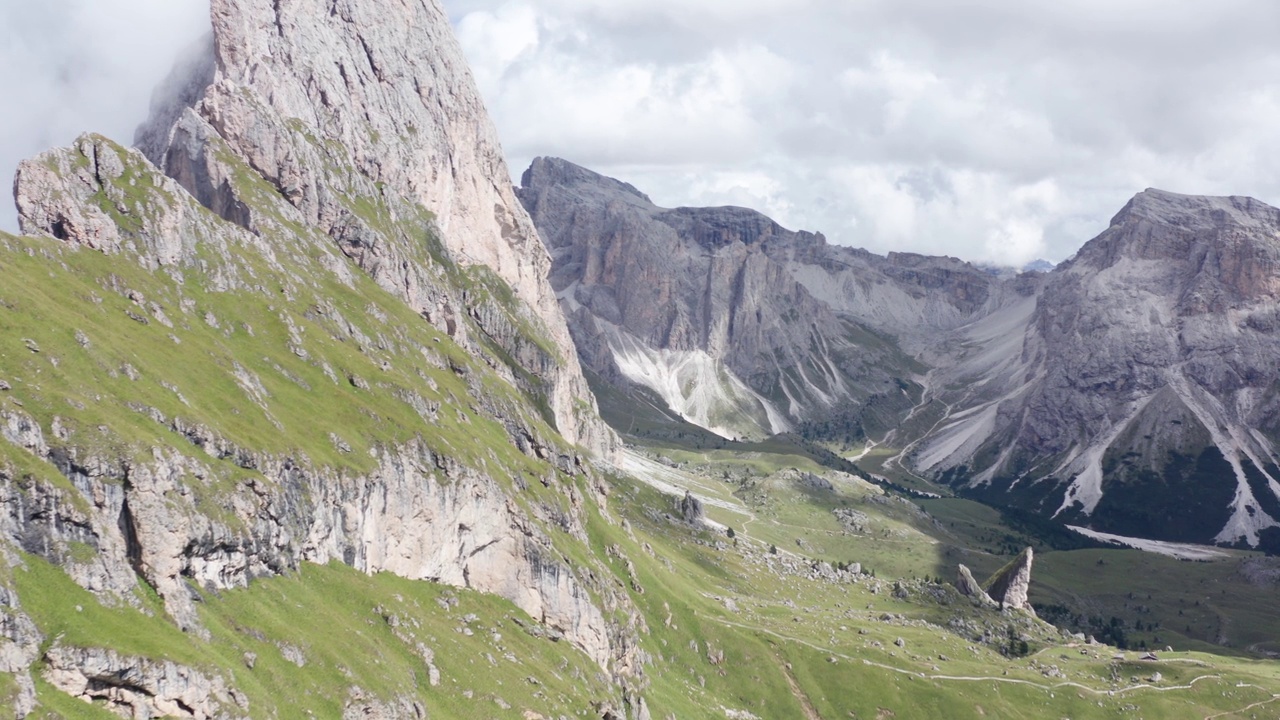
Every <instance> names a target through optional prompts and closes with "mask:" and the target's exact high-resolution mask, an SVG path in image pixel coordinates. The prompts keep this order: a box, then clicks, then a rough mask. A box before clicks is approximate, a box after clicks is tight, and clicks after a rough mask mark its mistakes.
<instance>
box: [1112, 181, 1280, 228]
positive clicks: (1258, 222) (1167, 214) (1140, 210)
mask: <svg viewBox="0 0 1280 720" xmlns="http://www.w3.org/2000/svg"><path fill="white" fill-rule="evenodd" d="M1137 220H1148V221H1151V222H1155V223H1161V224H1168V225H1172V226H1175V227H1182V228H1186V229H1188V230H1199V229H1208V228H1221V227H1225V226H1230V225H1239V226H1242V227H1249V228H1266V227H1275V226H1276V225H1277V224H1278V223H1280V211H1277V210H1276V209H1275V208H1273V207H1271V206H1269V205H1267V204H1265V203H1262V202H1260V201H1258V200H1255V199H1253V198H1250V197H1242V196H1236V195H1231V196H1222V197H1215V196H1208V195H1183V194H1180V193H1174V192H1169V191H1167V190H1158V189H1156V188H1147V189H1146V190H1144V191H1142V192H1140V193H1138V194H1137V195H1135V196H1133V198H1132V199H1131V200H1129V202H1128V203H1127V204H1126V205H1125V206H1124V207H1123V208H1122V209H1121V210H1120V212H1118V213H1116V216H1115V217H1114V218H1112V220H1111V224H1112V225H1113V226H1115V225H1119V224H1122V223H1125V222H1133V221H1137Z"/></svg>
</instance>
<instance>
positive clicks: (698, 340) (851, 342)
mask: <svg viewBox="0 0 1280 720" xmlns="http://www.w3.org/2000/svg"><path fill="white" fill-rule="evenodd" d="M522 185H523V187H522V188H521V189H520V191H519V194H520V198H521V200H522V201H523V202H524V203H525V205H526V207H527V208H528V209H529V211H530V213H531V214H532V215H533V217H534V220H535V222H536V223H537V224H538V226H539V229H540V230H541V232H542V234H543V237H544V238H545V239H546V241H547V243H548V245H549V246H550V247H551V248H552V254H553V257H554V259H555V263H554V267H553V270H552V284H553V286H554V287H555V288H556V290H557V291H558V292H559V293H560V296H561V298H562V302H564V303H565V306H566V309H567V312H568V314H569V317H570V325H571V328H572V329H573V332H574V336H575V339H576V340H577V342H578V346H579V349H580V351H581V352H582V353H583V357H584V358H585V361H586V363H587V365H588V366H590V367H591V368H592V369H593V370H595V371H596V372H598V373H600V374H602V375H604V376H605V377H607V378H612V379H615V380H623V379H625V380H628V381H631V382H636V383H639V384H642V385H645V386H647V387H649V388H651V389H653V390H654V391H656V392H657V393H658V394H659V395H661V396H662V397H663V399H664V400H666V401H667V403H668V404H669V405H671V406H672V408H673V409H675V410H676V411H678V412H680V413H681V414H682V415H684V416H685V417H686V418H687V419H690V420H692V421H693V422H695V423H697V424H699V425H702V426H704V427H707V428H709V429H713V430H715V431H717V432H720V433H721V434H726V435H738V434H746V435H759V434H761V433H768V432H779V431H783V430H788V429H793V428H795V427H797V426H799V425H801V424H802V423H806V422H808V423H813V422H820V421H829V420H831V419H832V418H833V417H837V418H839V419H841V420H844V421H847V423H851V424H859V423H860V422H861V420H859V419H857V418H851V417H846V416H848V415H850V414H851V413H852V414H861V413H862V412H863V410H864V408H866V407H867V406H868V405H876V406H877V409H876V410H875V411H874V412H878V413H880V414H881V415H883V417H881V418H880V419H879V421H880V422H881V423H882V424H893V419H896V418H900V417H901V414H904V413H905V411H906V409H907V408H909V407H910V405H911V402H912V400H911V399H910V395H911V391H910V387H911V385H912V383H913V377H914V375H915V373H916V371H917V370H918V369H919V368H916V366H914V365H913V364H912V362H911V361H910V359H909V358H908V357H907V356H906V355H904V354H903V353H902V352H901V351H900V350H899V348H898V347H897V346H896V345H895V344H894V342H893V341H892V339H887V338H885V337H882V336H883V335H886V334H891V335H892V336H893V337H896V336H898V335H909V336H911V337H916V336H918V335H920V334H921V333H922V332H923V331H924V330H927V326H933V327H937V326H948V327H949V326H951V325H955V324H959V323H960V322H962V320H963V319H964V318H967V317H969V316H970V315H973V314H974V313H976V312H977V311H978V310H979V309H981V308H984V307H986V306H987V304H988V303H989V301H991V295H992V291H991V286H993V285H995V284H996V281H995V279H994V278H992V277H990V276H988V275H986V274H985V273H982V272H981V271H979V270H977V269H976V268H973V267H971V266H968V265H966V264H964V263H960V262H959V261H935V260H934V259H925V258H918V257H915V256H895V257H891V258H889V259H885V258H875V257H874V256H871V255H870V254H869V253H863V252H860V251H846V250H845V249H841V248H832V247H830V246H828V245H827V244H826V242H825V240H823V238H822V237H821V236H819V235H814V234H812V233H806V232H798V233H797V232H792V231H789V230H786V229H784V228H782V227H781V226H779V225H778V224H777V223H775V222H773V221H771V220H769V219H768V218H766V217H765V216H763V215H761V214H759V213H756V212H754V211H751V210H746V209H744V208H678V209H674V210H667V209H663V208H659V207H657V206H655V205H654V204H653V203H652V202H650V201H649V198H648V197H647V196H645V195H644V194H643V193H641V192H639V191H638V190H636V189H635V188H634V187H631V186H630V185H626V184H625V183H621V182H619V181H616V180H612V179H609V178H605V177H602V176H600V175H598V174H596V173H593V172H591V171H589V170H586V169H584V168H581V167H578V166H576V165H573V164H572V163H568V162H566V161H563V160H557V159H550V158H540V159H538V160H536V161H534V163H533V166H532V167H531V168H529V170H528V171H527V172H526V173H525V174H524V178H523V181H522ZM939 289H941V292H939ZM942 308H946V310H945V311H944V310H943V309H942ZM899 315H900V316H901V317H899ZM935 316H936V317H935ZM908 317H910V318H914V320H915V321H916V323H915V324H912V323H910V322H906V320H905V319H906V318H908ZM926 319H928V320H927V321H926ZM917 326H920V327H917ZM873 398H874V400H873Z"/></svg>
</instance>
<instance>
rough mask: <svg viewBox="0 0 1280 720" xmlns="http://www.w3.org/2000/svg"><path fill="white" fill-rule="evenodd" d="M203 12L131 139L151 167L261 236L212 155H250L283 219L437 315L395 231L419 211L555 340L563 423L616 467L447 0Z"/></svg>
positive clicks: (246, 2)
mask: <svg viewBox="0 0 1280 720" xmlns="http://www.w3.org/2000/svg"><path fill="white" fill-rule="evenodd" d="M212 20H213V43H212V48H211V49H210V48H209V47H208V46H207V45H206V46H201V47H199V48H197V49H196V50H195V52H194V53H193V55H192V58H191V59H190V60H189V61H188V62H185V63H183V64H182V65H181V66H180V67H179V68H178V70H177V71H176V73H175V75H174V77H173V78H172V79H171V80H170V81H169V82H168V83H167V84H166V85H165V86H164V87H162V88H161V90H160V91H159V92H158V93H157V96H156V100H155V102H154V103H153V112H154V114H153V118H152V119H151V120H150V121H149V122H148V123H147V124H145V125H144V126H143V127H142V128H140V129H139V131H138V136H137V140H138V142H139V146H140V147H141V148H142V149H143V150H144V151H145V152H146V153H147V155H148V156H149V157H150V158H151V160H152V161H154V162H155V163H156V165H158V166H160V167H161V168H163V169H164V170H165V171H166V172H167V173H168V174H169V175H171V176H172V177H174V178H175V179H177V180H178V181H179V182H180V183H181V184H182V185H183V186H184V187H186V188H187V189H188V190H190V191H191V192H192V194H193V195H195V196H196V197H197V198H198V199H199V200H200V201H201V203H203V204H204V205H205V206H206V207H209V208H210V209H212V210H213V211H214V212H216V213H218V214H219V215H221V216H222V217H224V218H225V219H228V220H231V221H233V222H236V223H238V224H240V225H243V226H245V227H248V228H250V229H253V228H254V227H256V226H257V224H258V223H260V222H264V221H266V220H267V219H266V218H263V217H261V216H255V214H254V212H253V211H252V210H251V209H250V208H252V207H254V205H255V203H254V202H249V201H247V200H248V199H246V198H239V197H235V196H234V193H232V192H231V191H230V187H231V186H230V184H228V183H227V182H226V180H227V178H226V171H225V163H224V162H222V161H221V159H220V158H219V154H220V153H222V152H229V153H232V154H234V155H235V156H237V157H240V158H244V159H245V160H247V161H248V162H249V164H250V165H251V166H252V168H253V169H254V171H256V172H257V173H259V174H260V175H261V176H262V178H263V179H264V180H265V181H266V182H267V183H268V184H269V185H270V186H271V187H273V188H275V190H276V191H277V192H279V194H280V195H281V196H282V197H284V198H285V199H286V200H287V201H288V204H289V205H291V206H292V210H293V211H294V212H293V213H291V214H292V215H295V216H296V217H297V219H299V220H301V221H302V222H304V223H306V224H308V225H311V226H314V227H317V228H319V229H320V230H322V231H323V232H325V233H327V234H328V235H329V236H330V237H332V238H333V240H335V241H336V242H338V243H339V244H340V245H341V246H342V247H343V248H344V251H347V252H348V254H349V255H351V256H353V258H354V259H356V260H357V262H358V264H359V265H360V266H361V267H362V268H363V269H364V270H366V271H367V272H369V273H370V274H371V275H373V276H374V277H375V278H377V279H378V280H379V282H380V283H382V284H383V285H384V287H387V288H388V289H389V290H392V291H394V292H397V293H399V294H401V295H403V296H404V297H405V299H406V301H408V302H409V303H410V304H411V305H413V306H414V307H415V309H418V310H420V311H423V312H431V311H433V310H436V309H437V308H435V307H434V304H433V303H432V302H429V301H430V300H431V298H429V297H425V298H424V297H423V295H424V294H423V293H422V292H421V290H420V288H421V287H422V285H423V284H425V283H426V282H427V277H428V276H429V275H430V273H429V272H426V271H425V269H424V268H423V267H422V266H423V265H424V264H430V262H431V260H430V259H427V258H423V257H422V256H421V250H422V249H421V248H419V247H414V244H415V243H420V240H417V239H415V238H410V237H404V236H402V235H401V234H400V233H398V232H395V231H390V230H389V227H388V226H389V225H390V224H392V223H394V222H396V221H397V220H400V219H408V218H407V217H406V216H412V215H413V214H415V213H416V212H417V211H418V210H420V209H425V210H426V211H427V212H429V213H430V219H429V220H424V221H425V222H432V223H434V225H435V226H436V227H437V228H438V231H439V235H440V238H441V240H442V241H443V243H444V246H445V249H446V250H447V252H448V255H449V258H450V260H451V261H452V262H456V263H458V264H460V265H462V266H468V267H470V266H478V265H483V266H485V267H488V268H490V269H492V270H493V271H494V272H495V273H496V274H497V276H498V277H499V278H501V279H502V280H503V281H504V282H506V283H507V284H508V285H510V287H511V288H512V289H513V290H514V292H515V294H516V296H517V297H518V298H519V299H520V301H522V305H521V310H520V312H521V313H522V314H523V315H525V316H526V317H524V318H523V320H524V321H526V322H528V323H530V324H532V325H533V326H535V327H536V328H537V329H538V331H539V332H540V333H542V334H543V335H545V337H546V338H547V340H548V341H549V342H550V343H551V346H552V347H553V348H554V351H555V355H556V356H557V357H555V358H552V359H551V361H550V362H546V363H544V364H545V366H546V367H545V368H540V370H545V371H546V372H545V375H544V376H543V377H545V378H546V379H547V381H548V385H549V387H548V392H547V395H548V402H549V405H550V406H551V408H552V411H553V413H554V415H555V420H556V423H557V425H558V429H559V430H560V431H561V432H562V433H563V434H564V435H565V437H566V438H568V439H569V440H571V441H573V442H580V443H582V444H583V445H585V446H587V447H589V448H591V449H592V450H594V451H596V452H598V453H599V454H601V455H603V456H605V457H611V455H612V453H613V451H614V442H615V441H614V438H613V435H612V433H611V432H610V431H609V430H608V429H607V427H605V426H604V425H603V423H602V422H601V421H600V420H599V418H598V416H597V415H596V413H595V411H594V407H593V399H592V395H591V393H590V391H589V390H588V389H587V386H586V381H585V380H584V379H583V377H582V374H581V370H580V368H579V367H578V360H577V357H576V354H575V353H574V351H573V343H572V340H571V338H570V336H569V332H568V329H567V327H566V325H565V322H564V318H563V316H562V315H561V313H560V311H559V308H558V305H557V303H556V298H555V295H554V293H553V292H552V291H551V288H550V286H549V285H548V283H547V281H546V278H547V275H548V274H549V269H550V259H549V257H548V255H547V252H546V249H545V247H544V246H543V245H542V243H541V241H540V239H539V238H538V234H537V232H536V230H535V229H534V227H533V224H532V222H531V221H530V219H529V217H528V215H527V214H526V213H525V211H524V209H523V208H522V207H521V206H520V203H519V202H518V201H517V200H516V199H515V195H514V192H513V189H512V188H511V186H510V184H509V183H508V182H507V181H506V178H508V177H509V172H508V170H507V167H506V163H505V161H504V160H503V157H502V152H501V147H500V145H499V143H498V140H497V135H496V132H495V131H494V128H493V125H492V123H491V122H490V120H489V118H488V115H487V113H486V112H485V110H484V106H483V103H482V102H481V99H480V95H479V93H478V91H477V90H476V87H475V82H474V80H473V79H472V77H471V72H470V70H469V68H468V67H467V64H466V61H465V58H464V57H463V55H462V52H461V49H460V47H459V46H458V43H457V40H456V39H455V38H454V36H453V32H452V28H451V26H450V24H449V20H448V17H447V16H446V15H445V13H444V10H443V9H442V8H441V7H440V5H439V3H438V2H436V0H428V1H427V2H415V3H401V2H395V1H394V0H375V1H374V2H364V1H361V2H356V1H355V0H340V1H339V2H337V3H331V2H321V0H302V1H299V2H285V3H282V2H269V0H214V2H213V3H212ZM427 295H430V293H427ZM492 334H493V335H495V336H499V337H500V336H501V335H502V333H501V332H494V333H492ZM507 349H508V351H510V352H511V354H513V355H516V354H517V353H518V352H519V351H520V348H515V347H512V348H507Z"/></svg>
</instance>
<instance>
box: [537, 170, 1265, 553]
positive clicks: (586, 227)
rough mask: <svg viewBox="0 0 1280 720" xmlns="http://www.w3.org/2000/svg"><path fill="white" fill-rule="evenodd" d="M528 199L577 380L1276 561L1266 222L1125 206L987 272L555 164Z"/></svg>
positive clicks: (1044, 507) (728, 423)
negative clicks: (1082, 235) (887, 455)
mask: <svg viewBox="0 0 1280 720" xmlns="http://www.w3.org/2000/svg"><path fill="white" fill-rule="evenodd" d="M522 185H523V187H521V188H520V189H519V190H518V195H519V197H520V199H521V201H522V202H523V203H524V204H525V206H526V208H527V209H528V210H529V212H530V215H531V216H532V217H533V219H534V222H535V224H536V225H537V227H538V229H539V231H540V232H541V234H542V236H543V238H544V241H545V242H546V243H547V245H548V246H549V248H550V249H551V252H552V257H553V267H552V274H551V281H552V285H553V287H554V289H555V290H556V292H557V293H558V295H559V297H560V299H561V303H562V305H563V307H564V309H565V312H566V315H567V317H568V319H569V326H570V330H571V332H572V334H573V336H574V339H575V341H576V343H577V345H578V348H579V352H580V354H581V359H582V361H583V363H584V365H585V366H586V367H587V368H589V369H590V370H591V371H593V372H594V373H596V374H598V375H599V376H600V377H602V378H605V379H607V380H609V381H611V382H613V383H614V384H616V385H619V386H622V387H627V386H630V387H636V386H640V387H643V388H647V389H648V390H649V391H651V392H652V393H654V394H656V395H657V396H658V397H660V398H661V399H662V400H663V401H665V402H666V404H667V405H668V406H669V407H670V409H671V410H672V411H674V412H675V413H676V414H678V415H679V416H681V417H683V418H684V419H685V420H687V421H689V422H691V423H694V424H696V425H699V426H702V427H704V428H707V429H709V430H711V431H713V432H716V433H718V434H720V435H722V436H725V437H731V438H736V437H759V436H764V435H768V434H771V433H778V432H786V431H791V432H797V433H799V434H802V435H805V436H806V437H808V438H809V439H811V440H817V441H829V442H835V443H842V444H845V445H854V444H855V443H858V442H861V441H863V440H870V441H873V442H877V443H879V444H880V445H881V446H882V447H884V448H889V449H893V450H894V451H896V457H895V458H893V460H892V464H896V466H898V467H899V468H900V469H901V470H903V471H906V472H909V473H913V474H917V475H920V476H924V477H928V478H930V479H933V480H936V481H939V482H944V483H948V484H950V485H952V486H954V487H955V488H956V489H957V490H958V491H959V492H962V493H965V494H971V495H974V496H978V497H981V498H982V499H984V500H986V501H988V502H993V503H995V504H999V505H1015V506H1019V507H1022V508H1025V509H1030V510H1034V511H1036V512H1038V513H1041V514H1043V515H1046V516H1051V517H1054V518H1057V519H1059V520H1063V521H1070V522H1071V523H1072V524H1076V525H1088V526H1091V527H1093V528H1094V529H1095V530H1099V531H1105V532H1110V533H1115V534H1121V535H1137V536H1142V537H1149V538H1156V539H1162V540H1178V541H1195V542H1214V543H1222V544H1242V545H1246V546H1252V547H1265V548H1270V549H1277V550H1280V521H1277V518H1280V466H1278V465H1280V462H1278V460H1277V458H1280V454H1278V452H1277V444H1276V443H1277V440H1280V393H1278V389H1280V335H1278V334H1277V330H1278V329H1280V304H1278V303H1277V292H1280V274H1278V273H1277V272H1276V270H1277V263H1280V240H1278V237H1280V211H1277V210H1276V209H1275V208H1271V207H1268V206H1266V205H1264V204H1262V203H1260V202H1258V201H1256V200H1251V199H1249V198H1239V197H1227V198H1208V197H1193V196H1183V195H1176V194H1173V193H1167V192H1163V191H1159V190H1147V191H1145V192H1143V193H1140V194H1139V195H1137V196H1136V197H1134V198H1133V200H1131V201H1130V202H1129V203H1128V205H1126V206H1125V208H1124V209H1123V210H1121V212H1120V213H1119V214H1118V215H1116V217H1115V218H1114V219H1113V220H1112V223H1111V227H1110V228H1108V229H1107V230H1106V231H1105V232H1104V233H1102V234H1101V235H1099V236H1098V237H1097V238H1095V239H1093V240H1091V241H1089V242H1088V243H1086V244H1085V245H1084V247H1082V248H1081V250H1080V251H1079V252H1078V253H1077V254H1076V256H1075V257H1073V258H1071V259H1070V260H1068V261H1066V262H1064V263H1061V264H1059V265H1056V266H1055V265H1052V264H1050V263H1048V262H1046V261H1036V262H1034V263H1031V264H1029V265H1027V266H1026V267H1025V268H1024V269H1023V271H1021V272H1017V271H1001V272H993V271H991V269H990V268H983V267H978V266H975V265H971V264H968V263H965V262H962V261H960V260H956V259H954V258H945V257H925V256H920V255H913V254H906V253H891V254H889V255H888V256H887V257H882V256H879V255H875V254H873V253H869V252H866V251H864V250H857V249H852V248H845V247H839V246H833V245H830V244H828V243H827V242H826V241H825V239H824V238H823V237H822V236H821V235H819V234H814V233H808V232H792V231H790V230H787V229H784V228H782V227H780V226H779V225H778V224H777V223H775V222H773V221H771V220H769V219H768V218H767V217H765V216H763V215H761V214H759V213H757V212H754V211H751V210H747V209H743V208H732V207H722V208H677V209H665V208H659V207H657V206H655V205H654V204H653V203H652V202H651V201H650V200H649V198H648V197H647V196H645V195H644V194H643V193H641V192H640V191H638V190H637V189H636V188H634V187H632V186H631V185H628V184H626V183H623V182H619V181H617V180H612V179H609V178H606V177H603V176H601V175H598V174H596V173H593V172H591V171H589V170H586V169H584V168H581V167H578V166H576V165H573V164H572V163H569V162H566V161H564V160H558V159H549V158H540V159H538V160H536V161H534V163H533V165H532V166H531V167H530V168H529V170H528V171H526V172H525V174H524V177H523V180H522Z"/></svg>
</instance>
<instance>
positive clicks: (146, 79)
mask: <svg viewBox="0 0 1280 720" xmlns="http://www.w3.org/2000/svg"><path fill="white" fill-rule="evenodd" d="M208 31H209V6H208V1H207V0H39V1H38V2H30V1H27V0H5V1H4V2H0V97H2V98H4V111H3V112H0V176H3V177H4V178H6V182H4V183H3V186H4V187H5V188H8V185H9V183H8V181H11V180H12V178H13V173H14V171H15V170H16V169H17V166H18V163H19V162H20V161H21V160H23V159H26V158H29V157H33V156H35V155H37V154H39V153H41V152H43V151H45V150H47V149H49V148H52V147H55V146H61V145H68V144H70V143H71V142H72V141H73V140H75V138H76V137H77V136H78V135H80V134H81V133H83V132H87V131H92V132H98V133H102V134H103V135H106V136H108V137H111V138H112V139H115V140H117V141H119V142H123V143H125V144H129V143H132V141H133V131H134V128H135V127H136V126H137V125H138V124H139V123H141V122H142V121H143V120H144V119H145V118H146V116H147V110H148V107H149V104H150V98H151V91H152V89H153V88H154V87H155V86H156V85H157V84H159V82H160V81H161V80H162V79H164V77H165V76H166V75H168V73H169V70H170V69H171V68H172V67H173V63H174V61H175V60H176V59H177V57H178V56H179V54H180V53H181V51H182V50H184V49H185V48H187V47H188V46H190V45H191V44H192V43H194V42H195V41H196V40H198V39H199V38H200V37H201V36H202V35H203V34H204V33H206V32H208ZM0 229H3V230H9V231H15V230H16V229H17V219H16V211H15V210H14V208H13V199H12V197H11V196H10V195H9V194H8V192H7V190H6V193H5V199H4V200H3V201H0Z"/></svg>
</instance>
